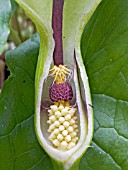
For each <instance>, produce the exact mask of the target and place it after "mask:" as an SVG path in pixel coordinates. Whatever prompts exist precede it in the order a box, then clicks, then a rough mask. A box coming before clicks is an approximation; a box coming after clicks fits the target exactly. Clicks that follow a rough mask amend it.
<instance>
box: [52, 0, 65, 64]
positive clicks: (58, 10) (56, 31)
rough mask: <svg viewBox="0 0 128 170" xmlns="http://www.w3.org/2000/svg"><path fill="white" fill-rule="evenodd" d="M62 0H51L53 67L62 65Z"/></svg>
mask: <svg viewBox="0 0 128 170" xmlns="http://www.w3.org/2000/svg"><path fill="white" fill-rule="evenodd" d="M63 5H64V0H53V10H52V28H53V37H54V40H55V49H54V53H53V59H54V64H55V65H57V66H58V65H60V64H63V44H62V20H63Z"/></svg>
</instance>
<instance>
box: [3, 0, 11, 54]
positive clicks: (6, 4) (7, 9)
mask: <svg viewBox="0 0 128 170" xmlns="http://www.w3.org/2000/svg"><path fill="white" fill-rule="evenodd" d="M10 16H11V2H10V0H1V1H0V54H2V52H3V50H4V45H5V43H6V41H7V38H8V35H9V33H10V30H9V20H10Z"/></svg>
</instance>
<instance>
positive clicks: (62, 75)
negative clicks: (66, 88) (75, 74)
mask: <svg viewBox="0 0 128 170" xmlns="http://www.w3.org/2000/svg"><path fill="white" fill-rule="evenodd" d="M71 73H72V72H71V70H70V69H67V68H66V66H64V65H59V66H53V68H52V69H50V71H49V75H50V76H52V77H54V81H55V82H57V83H64V82H66V76H67V75H68V76H70V77H71Z"/></svg>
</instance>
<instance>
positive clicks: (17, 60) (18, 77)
mask: <svg viewBox="0 0 128 170" xmlns="http://www.w3.org/2000/svg"><path fill="white" fill-rule="evenodd" d="M38 52H39V37H38V36H37V35H35V36H34V37H32V38H31V39H30V40H28V41H26V42H25V43H24V44H22V45H20V46H19V47H18V48H17V49H15V50H13V51H9V52H8V53H7V56H6V61H7V64H8V66H9V69H10V70H11V76H10V77H9V79H8V80H7V81H6V82H5V84H4V87H3V90H2V93H1V94H0V168H1V169H2V170H13V169H21V170H26V169H34V170H35V169H41V167H42V166H45V169H47V170H48V169H51V163H50V161H49V158H48V156H47V155H46V154H45V153H44V151H43V150H42V148H41V147H40V145H39V143H38V141H37V139H36V136H35V133H34V125H33V122H34V120H33V113H34V79H35V69H36V63H37V57H38Z"/></svg>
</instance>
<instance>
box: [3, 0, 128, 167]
mask: <svg viewBox="0 0 128 170" xmlns="http://www.w3.org/2000/svg"><path fill="white" fill-rule="evenodd" d="M3 2H4V1H3ZM0 5H1V4H0ZM127 9H128V2H127V0H104V1H103V2H102V3H101V5H99V7H98V9H97V10H96V12H95V13H94V15H93V17H92V18H91V20H90V21H89V23H88V24H87V26H86V28H85V30H84V32H83V36H82V41H81V52H82V56H83V61H84V64H85V67H86V69H87V73H88V76H89V82H90V88H91V92H92V97H93V105H94V114H95V131H94V138H93V142H92V147H90V148H89V149H88V151H87V152H86V154H85V155H84V156H83V158H82V160H81V163H80V170H84V169H86V170H121V169H122V170H127V167H128V161H127V157H128V151H127V147H128V130H127V129H128V99H127V91H128V87H127V82H128V73H127V72H128V69H127V68H128V66H127V65H128V64H127V63H128V62H127V58H128V57H127V44H128V31H127V30H128V22H127V21H128V10H127ZM2 48H3V47H2ZM38 52H39V38H38V36H37V35H35V36H34V37H32V38H31V39H30V40H28V41H26V42H25V43H23V44H22V45H21V46H19V47H18V48H17V49H15V50H13V51H11V52H8V53H7V58H6V61H7V64H8V66H9V69H10V70H11V76H10V77H9V79H8V80H7V81H6V82H5V84H4V87H3V90H2V93H1V94H0V168H1V169H2V170H13V169H14V170H18V169H20V170H26V169H31V170H42V169H45V170H52V166H51V162H50V160H49V157H48V156H47V155H46V154H45V152H44V151H43V150H42V148H41V147H40V145H39V144H38V141H37V139H36V136H35V132H34V125H33V114H34V80H35V71H36V64H37V56H38Z"/></svg>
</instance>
